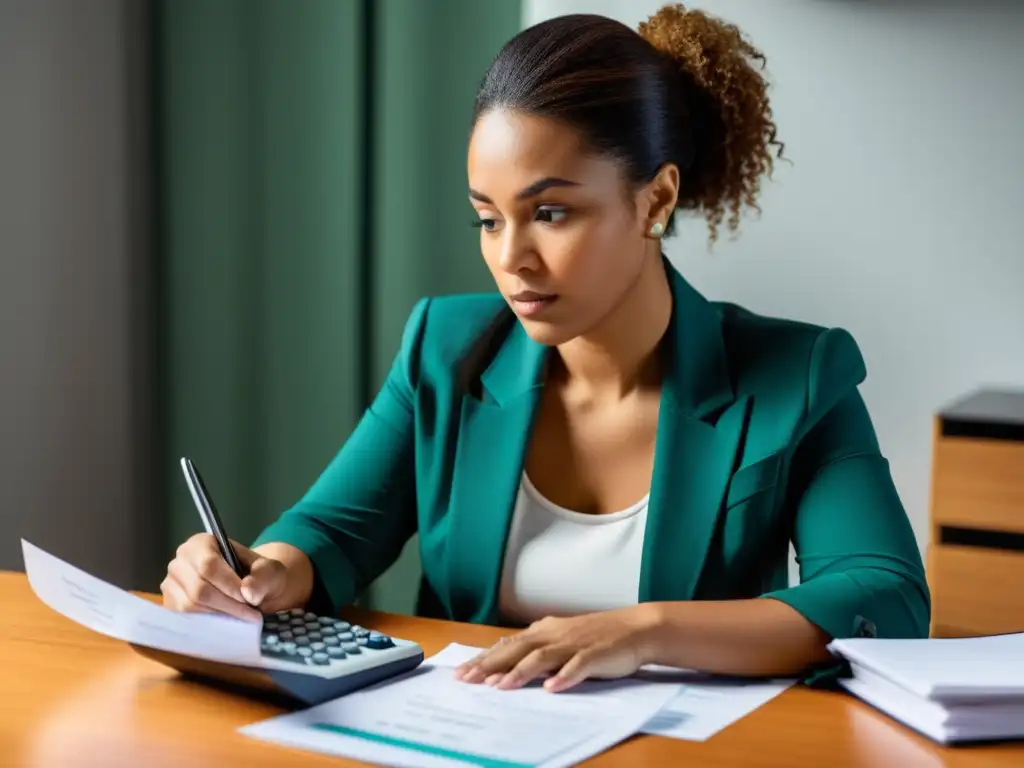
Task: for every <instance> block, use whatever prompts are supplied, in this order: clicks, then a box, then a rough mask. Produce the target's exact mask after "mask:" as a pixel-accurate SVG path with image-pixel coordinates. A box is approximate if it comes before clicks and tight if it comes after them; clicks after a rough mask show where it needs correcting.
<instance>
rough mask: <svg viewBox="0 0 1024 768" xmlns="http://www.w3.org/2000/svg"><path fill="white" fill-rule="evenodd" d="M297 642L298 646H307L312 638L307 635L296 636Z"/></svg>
mask: <svg viewBox="0 0 1024 768" xmlns="http://www.w3.org/2000/svg"><path fill="white" fill-rule="evenodd" d="M295 644H296V645H297V646H299V647H302V646H306V645H309V644H310V639H309V638H308V637H306V636H305V635H303V636H300V637H296V638H295Z"/></svg>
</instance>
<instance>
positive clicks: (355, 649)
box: [341, 643, 362, 653]
mask: <svg viewBox="0 0 1024 768" xmlns="http://www.w3.org/2000/svg"><path fill="white" fill-rule="evenodd" d="M341 650H343V651H344V652H345V653H360V652H361V650H362V649H361V648H360V647H359V646H358V645H356V644H355V643H345V644H344V645H342V646H341Z"/></svg>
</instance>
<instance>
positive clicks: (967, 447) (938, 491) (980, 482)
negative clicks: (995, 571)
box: [932, 437, 1024, 533]
mask: <svg viewBox="0 0 1024 768" xmlns="http://www.w3.org/2000/svg"><path fill="white" fill-rule="evenodd" d="M932 471H933V478H932V482H933V486H932V523H933V524H934V525H935V526H950V527H955V528H984V529H987V530H995V531H1007V532H1010V533H1024V443H1017V442H1011V441H1001V440H979V439H975V438H968V437H944V438H941V439H940V440H938V441H937V442H936V444H935V459H934V468H933V470H932Z"/></svg>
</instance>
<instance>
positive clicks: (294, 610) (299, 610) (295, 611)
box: [288, 608, 305, 616]
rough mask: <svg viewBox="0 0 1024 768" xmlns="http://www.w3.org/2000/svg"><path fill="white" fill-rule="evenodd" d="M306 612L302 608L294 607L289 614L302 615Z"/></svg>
mask: <svg viewBox="0 0 1024 768" xmlns="http://www.w3.org/2000/svg"><path fill="white" fill-rule="evenodd" d="M304 613H305V611H304V610H302V609H301V608H292V609H291V610H290V611H288V615H289V616H302V615H303V614H304Z"/></svg>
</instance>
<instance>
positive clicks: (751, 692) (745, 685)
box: [430, 643, 796, 741]
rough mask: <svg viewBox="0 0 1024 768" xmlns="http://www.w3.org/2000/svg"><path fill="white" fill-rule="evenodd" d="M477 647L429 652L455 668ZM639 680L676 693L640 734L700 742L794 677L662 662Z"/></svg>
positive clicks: (437, 662)
mask: <svg viewBox="0 0 1024 768" xmlns="http://www.w3.org/2000/svg"><path fill="white" fill-rule="evenodd" d="M481 650H482V649H481V648H474V647H472V646H468V645H459V644H457V643H452V644H451V645H449V646H448V647H446V648H445V649H444V650H442V651H441V652H440V653H438V654H436V655H435V656H433V657H431V659H430V661H431V663H432V664H435V665H444V666H448V667H453V668H454V667H457V666H459V665H460V664H463V663H465V662H467V661H469V660H470V659H472V658H473V657H475V656H476V655H477V654H478V653H480V652H481ZM638 677H640V678H641V679H644V680H649V681H656V680H660V681H663V682H678V683H680V686H679V694H678V695H677V696H675V697H674V698H673V699H672V700H671V701H669V702H668V703H667V704H666V705H665V706H664V707H662V709H661V710H659V712H658V713H657V714H656V715H655V716H654V717H652V718H651V719H650V720H649V721H647V722H646V723H645V724H644V725H643V726H642V728H641V730H642V731H643V732H644V733H652V734H657V735H659V736H668V737H670V738H673V739H684V740H687V741H704V740H706V739H709V738H711V737H712V736H714V735H715V734H716V733H718V732H719V731H721V730H722V729H723V728H726V727H727V726H729V725H732V724H733V723H735V722H736V721H737V720H739V719H740V718H742V717H746V716H747V715H749V714H750V713H751V712H753V711H754V710H755V709H757V708H758V707H760V706H762V705H764V704H767V703H768V702H769V701H771V700H772V699H773V698H775V697H776V696H778V695H779V694H780V693H782V692H783V691H785V690H786V689H787V688H790V687H791V686H792V685H793V684H794V683H795V682H796V681H795V680H768V681H755V682H752V681H747V680H732V679H722V678H718V677H713V676H709V675H706V674H703V673H700V672H696V671H694V670H690V669H677V668H675V667H665V666H661V665H653V664H652V665H649V666H645V667H642V668H641V673H640V675H639V676H638Z"/></svg>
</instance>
